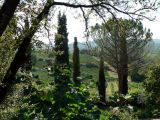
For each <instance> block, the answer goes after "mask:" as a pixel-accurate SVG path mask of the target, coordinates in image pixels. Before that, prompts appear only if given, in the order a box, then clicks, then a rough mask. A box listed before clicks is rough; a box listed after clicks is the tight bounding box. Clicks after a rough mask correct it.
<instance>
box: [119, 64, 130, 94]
mask: <svg viewBox="0 0 160 120" xmlns="http://www.w3.org/2000/svg"><path fill="white" fill-rule="evenodd" d="M126 69H127V68H126V67H124V68H122V69H121V70H118V80H119V93H121V94H124V95H126V94H127V93H128V80H127V78H128V70H126Z"/></svg>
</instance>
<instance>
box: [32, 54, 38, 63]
mask: <svg viewBox="0 0 160 120" xmlns="http://www.w3.org/2000/svg"><path fill="white" fill-rule="evenodd" d="M31 61H32V65H33V66H35V65H36V62H37V56H36V55H35V54H31Z"/></svg>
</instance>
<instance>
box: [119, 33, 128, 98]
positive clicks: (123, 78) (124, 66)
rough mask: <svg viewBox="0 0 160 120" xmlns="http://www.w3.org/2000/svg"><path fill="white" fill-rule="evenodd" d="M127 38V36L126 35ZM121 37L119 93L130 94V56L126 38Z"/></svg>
mask: <svg viewBox="0 0 160 120" xmlns="http://www.w3.org/2000/svg"><path fill="white" fill-rule="evenodd" d="M124 36H125V35H124ZM124 36H121V38H120V39H119V40H120V66H119V68H118V70H117V73H118V79H119V93H121V94H124V95H126V94H127V93H128V80H127V78H128V54H127V42H126V38H125V37H124Z"/></svg>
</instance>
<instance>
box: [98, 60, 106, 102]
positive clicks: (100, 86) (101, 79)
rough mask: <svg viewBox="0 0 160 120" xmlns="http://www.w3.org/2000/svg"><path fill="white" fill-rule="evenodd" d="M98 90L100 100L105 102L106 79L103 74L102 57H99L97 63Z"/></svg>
mask: <svg viewBox="0 0 160 120" xmlns="http://www.w3.org/2000/svg"><path fill="white" fill-rule="evenodd" d="M98 92H99V96H100V101H101V102H104V103H106V80H105V74H104V60H103V57H101V58H100V64H99V80H98Z"/></svg>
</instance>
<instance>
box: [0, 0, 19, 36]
mask: <svg viewBox="0 0 160 120" xmlns="http://www.w3.org/2000/svg"><path fill="white" fill-rule="evenodd" d="M19 2H20V0H5V1H4V3H3V5H2V7H1V9H0V36H2V34H3V32H4V31H5V29H6V27H7V25H8V24H9V22H10V20H11V19H12V17H13V15H14V12H15V10H16V8H17V6H18V4H19Z"/></svg>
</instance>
